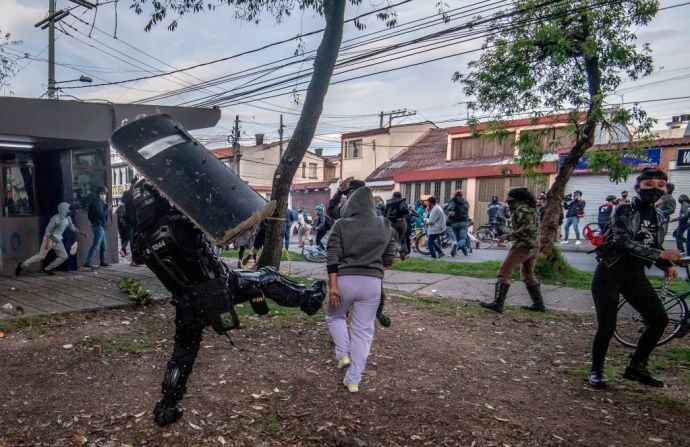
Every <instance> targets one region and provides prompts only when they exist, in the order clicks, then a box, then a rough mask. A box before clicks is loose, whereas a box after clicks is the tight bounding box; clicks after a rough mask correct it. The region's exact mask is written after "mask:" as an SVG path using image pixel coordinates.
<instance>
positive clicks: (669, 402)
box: [644, 393, 687, 410]
mask: <svg viewBox="0 0 690 447" xmlns="http://www.w3.org/2000/svg"><path fill="white" fill-rule="evenodd" d="M644 400H651V401H652V402H654V403H656V404H657V405H659V406H660V407H663V408H665V409H666V410H682V409H684V408H685V406H686V405H687V404H686V402H685V401H684V400H681V399H676V398H675V397H670V396H667V395H665V394H661V393H655V394H651V395H648V396H645V397H644Z"/></svg>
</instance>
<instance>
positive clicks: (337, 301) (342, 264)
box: [326, 187, 398, 393]
mask: <svg viewBox="0 0 690 447" xmlns="http://www.w3.org/2000/svg"><path fill="white" fill-rule="evenodd" d="M340 216H341V218H340V219H339V220H337V221H336V222H335V224H334V225H333V231H332V232H331V236H330V237H329V238H328V255H327V263H326V264H327V270H328V281H329V288H330V299H329V306H328V312H327V314H326V322H327V323H328V329H329V331H330V333H331V336H332V337H333V341H334V343H335V354H336V358H337V359H338V367H339V368H342V367H345V366H349V368H348V369H347V373H346V375H345V378H344V380H343V384H344V385H345V386H346V387H347V389H348V390H349V391H350V392H353V393H354V392H357V391H359V382H360V381H361V378H362V372H363V371H364V368H365V366H366V359H367V356H368V354H369V349H370V348H371V342H372V340H373V337H374V319H375V318H376V314H377V308H378V307H379V305H380V304H381V290H382V286H383V273H384V269H385V268H386V267H388V266H390V265H392V264H393V261H394V259H395V255H396V252H397V251H398V244H397V243H396V242H395V238H394V235H393V229H392V228H391V225H390V222H389V221H388V219H386V218H385V217H383V216H380V215H378V214H377V212H376V207H375V206H374V196H373V194H372V193H371V190H370V189H369V188H367V187H361V188H358V189H357V190H356V191H354V192H353V193H352V194H351V195H350V197H349V198H348V200H347V202H345V204H344V206H343V207H342V209H341V213H340ZM364 229H366V230H364ZM350 311H351V312H352V326H351V331H350V333H349V334H348V330H347V314H348V312H350Z"/></svg>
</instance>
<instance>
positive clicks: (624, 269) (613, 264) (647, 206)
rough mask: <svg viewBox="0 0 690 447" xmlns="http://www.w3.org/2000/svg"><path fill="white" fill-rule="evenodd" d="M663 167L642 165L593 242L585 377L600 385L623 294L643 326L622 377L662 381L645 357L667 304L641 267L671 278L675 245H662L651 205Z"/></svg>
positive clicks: (660, 220)
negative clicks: (631, 192) (592, 325)
mask: <svg viewBox="0 0 690 447" xmlns="http://www.w3.org/2000/svg"><path fill="white" fill-rule="evenodd" d="M667 180H668V177H667V176H666V173H665V172H663V171H660V170H658V169H654V168H646V169H644V170H642V172H641V173H640V175H639V176H638V177H637V180H636V182H635V192H636V193H637V197H635V198H633V199H632V201H631V203H624V204H620V205H618V206H617V207H616V209H615V211H614V213H613V216H612V218H611V225H610V228H609V230H608V231H607V232H606V238H605V242H604V244H602V245H600V246H598V247H597V248H596V253H597V261H598V264H597V267H596V269H595V271H594V277H593V279H592V299H593V300H594V307H595V309H596V314H597V325H598V327H597V332H596V335H595V336H594V340H593V342H592V368H591V370H590V372H589V376H588V381H589V384H590V385H591V386H592V387H595V388H605V387H606V386H607V384H606V379H605V377H604V361H605V359H606V353H607V351H608V348H609V343H610V341H611V337H613V333H614V331H615V330H616V318H617V316H618V305H619V300H620V298H619V297H620V296H621V295H622V296H623V298H625V300H626V301H627V302H628V303H630V305H631V306H632V307H633V308H635V310H637V311H638V312H639V313H640V314H641V315H642V318H643V319H644V322H645V329H644V332H643V333H642V335H641V337H640V339H639V341H638V343H637V349H636V350H635V352H634V353H633V355H632V357H631V359H630V363H629V364H628V366H627V368H626V369H625V373H624V374H623V377H624V378H626V379H628V380H634V381H637V382H640V383H642V384H644V385H648V386H653V387H663V386H664V384H663V382H662V381H661V380H658V379H657V378H655V377H653V376H652V375H651V374H650V372H649V371H648V370H647V361H648V360H649V356H650V354H651V353H652V351H653V350H654V348H655V347H656V344H657V342H658V341H659V339H660V338H661V336H662V335H663V333H664V330H665V328H666V326H667V325H668V316H667V315H666V309H665V308H664V304H663V302H662V301H661V300H659V296H658V294H657V292H656V290H654V287H653V286H652V284H651V283H650V282H649V279H648V278H647V276H645V268H650V267H651V266H652V265H656V266H657V267H659V268H660V269H661V270H663V271H664V272H665V275H666V277H667V278H669V279H671V280H673V279H676V278H677V277H678V272H677V271H676V268H675V267H674V265H673V262H674V261H677V260H679V259H680V257H681V252H680V251H679V250H664V248H663V242H664V238H665V236H666V230H667V228H668V221H667V220H666V218H665V217H664V215H663V214H662V213H661V212H660V211H659V210H658V209H657V208H656V205H655V204H656V203H657V202H658V201H659V199H661V198H662V196H663V195H664V194H665V193H666V182H667Z"/></svg>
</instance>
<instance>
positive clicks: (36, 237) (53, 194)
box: [0, 97, 220, 275]
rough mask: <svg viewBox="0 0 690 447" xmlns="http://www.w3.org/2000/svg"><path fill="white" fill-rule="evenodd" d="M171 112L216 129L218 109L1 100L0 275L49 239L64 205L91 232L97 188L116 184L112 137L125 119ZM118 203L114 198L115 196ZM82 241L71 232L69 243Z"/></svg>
mask: <svg viewBox="0 0 690 447" xmlns="http://www.w3.org/2000/svg"><path fill="white" fill-rule="evenodd" d="M154 113H167V114H170V115H172V116H173V117H175V118H176V119H177V120H178V121H180V122H181V123H182V125H183V126H185V127H186V128H187V129H197V128H203V127H211V126H213V125H215V123H217V122H218V120H219V119H220V110H217V109H187V108H180V107H156V106H138V105H129V104H102V103H101V104H92V103H86V102H79V101H62V100H60V101H58V100H48V99H29V98H14V97H1V98H0V170H1V172H0V175H1V176H2V184H1V185H0V193H1V194H2V198H3V203H2V216H0V253H1V256H0V273H1V274H3V275H7V274H10V273H11V272H12V271H13V270H14V267H15V266H16V264H17V262H19V261H20V260H23V259H25V258H26V257H28V256H30V255H31V254H33V253H35V252H37V251H38V249H39V244H40V241H41V239H42V234H43V231H44V228H45V226H46V225H47V223H48V220H49V219H50V217H51V216H52V215H53V214H55V213H56V211H57V205H58V204H59V203H60V202H63V201H64V202H69V203H71V204H72V209H73V210H74V212H73V218H74V220H75V224H76V226H77V227H78V228H80V229H82V230H84V231H86V232H87V233H90V232H91V231H90V223H89V221H88V218H87V213H86V211H87V207H88V203H89V200H90V199H91V197H92V194H93V192H94V191H95V189H96V188H97V187H98V186H100V185H105V186H107V185H111V184H112V178H111V171H110V169H111V166H110V147H109V144H108V139H109V138H110V135H111V134H112V132H113V130H115V129H116V128H117V127H118V126H119V125H120V124H121V123H122V122H123V120H126V119H129V120H133V119H135V118H136V117H137V116H138V115H141V114H154ZM110 198H111V199H112V197H110ZM106 234H107V241H108V247H109V249H108V258H109V260H110V262H117V259H118V258H117V256H118V255H117V252H118V247H117V245H118V244H117V228H116V224H114V223H113V222H112V221H111V222H109V223H108V225H107V229H106ZM73 241H74V235H73V234H72V233H71V232H67V233H65V244H66V245H67V246H68V247H69V246H70V245H71V244H72V242H73ZM88 248H89V244H88V243H82V244H80V245H79V251H78V252H77V255H76V256H71V257H70V260H69V261H68V263H67V266H66V267H68V268H70V269H76V268H77V266H79V265H81V264H83V262H84V260H85V258H86V253H87V251H88Z"/></svg>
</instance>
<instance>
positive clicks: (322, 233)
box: [316, 230, 328, 250]
mask: <svg viewBox="0 0 690 447" xmlns="http://www.w3.org/2000/svg"><path fill="white" fill-rule="evenodd" d="M326 233H328V231H326V230H316V246H317V247H319V248H320V249H322V250H323V249H324V248H325V247H324V246H323V242H321V239H323V237H324V236H325V235H326Z"/></svg>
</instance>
